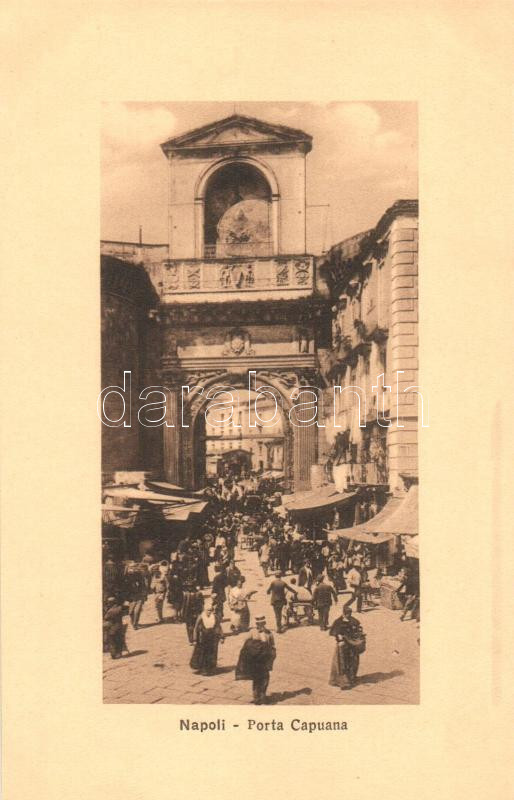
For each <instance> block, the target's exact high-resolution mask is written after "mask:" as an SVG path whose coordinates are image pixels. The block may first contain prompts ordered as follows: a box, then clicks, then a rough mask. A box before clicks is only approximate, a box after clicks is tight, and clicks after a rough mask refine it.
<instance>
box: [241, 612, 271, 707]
mask: <svg viewBox="0 0 514 800" xmlns="http://www.w3.org/2000/svg"><path fill="white" fill-rule="evenodd" d="M255 626H256V627H255V629H254V630H252V631H251V633H250V636H249V637H248V639H247V640H246V641H245V643H244V645H243V647H242V648H241V652H240V654H239V660H238V662H237V667H236V680H244V679H251V681H252V690H253V702H254V703H255V704H256V705H261V704H262V703H264V702H266V692H267V689H268V686H269V678H270V672H271V670H272V669H273V662H274V661H275V658H276V655H277V651H276V648H275V641H274V639H273V634H272V633H271V631H269V630H268V629H267V628H266V617H264V616H259V617H255Z"/></svg>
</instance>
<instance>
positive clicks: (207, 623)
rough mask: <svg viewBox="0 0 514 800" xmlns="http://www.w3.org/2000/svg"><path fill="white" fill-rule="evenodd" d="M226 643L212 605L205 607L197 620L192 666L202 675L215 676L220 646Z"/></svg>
mask: <svg viewBox="0 0 514 800" xmlns="http://www.w3.org/2000/svg"><path fill="white" fill-rule="evenodd" d="M220 641H221V642H224V641H225V640H224V637H223V631H222V629H221V625H220V623H219V622H218V620H217V618H216V616H215V614H214V609H213V607H212V603H211V602H208V603H206V605H205V608H204V610H203V612H202V613H201V614H200V616H199V617H198V619H197V620H196V625H195V628H194V632H193V642H194V645H195V649H194V650H193V655H192V656H191V661H190V666H191V669H193V670H194V671H195V672H200V673H201V674H202V675H214V673H215V671H216V665H217V663H218V644H219V642H220Z"/></svg>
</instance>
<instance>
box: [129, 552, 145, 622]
mask: <svg viewBox="0 0 514 800" xmlns="http://www.w3.org/2000/svg"><path fill="white" fill-rule="evenodd" d="M124 588H125V596H126V598H127V600H128V602H129V616H130V621H131V623H132V626H133V628H134V630H137V629H138V627H139V618H140V616H141V611H142V610H143V605H144V603H145V600H146V598H147V597H148V582H147V580H146V575H145V574H144V573H143V571H142V568H140V567H139V566H138V565H137V564H135V563H133V564H130V565H129V566H128V568H127V573H126V575H125V581H124Z"/></svg>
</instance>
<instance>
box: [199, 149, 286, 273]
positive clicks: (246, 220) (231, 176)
mask: <svg viewBox="0 0 514 800" xmlns="http://www.w3.org/2000/svg"><path fill="white" fill-rule="evenodd" d="M271 195H272V193H271V188H270V185H269V183H268V181H267V179H266V178H265V177H264V175H263V174H262V172H261V171H260V170H259V169H257V167H255V166H253V165H252V164H247V163H244V162H231V163H229V164H226V165H225V166H223V167H220V169H218V170H217V171H216V172H215V173H214V174H213V175H212V176H211V177H210V179H209V181H208V183H207V188H206V191H205V201H204V256H205V257H206V258H220V257H221V258H223V257H237V256H248V255H250V256H267V255H271V254H272V252H273V241H272V239H273V236H272V225H271Z"/></svg>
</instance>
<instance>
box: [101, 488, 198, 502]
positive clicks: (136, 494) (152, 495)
mask: <svg viewBox="0 0 514 800" xmlns="http://www.w3.org/2000/svg"><path fill="white" fill-rule="evenodd" d="M103 494H104V495H106V496H107V497H124V498H126V499H127V500H137V501H139V500H146V501H148V502H149V503H168V505H170V504H177V505H181V504H183V503H191V498H190V497H178V496H175V495H170V494H161V493H158V492H150V491H145V489H133V488H132V487H131V486H112V487H109V488H107V489H104V490H103Z"/></svg>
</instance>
